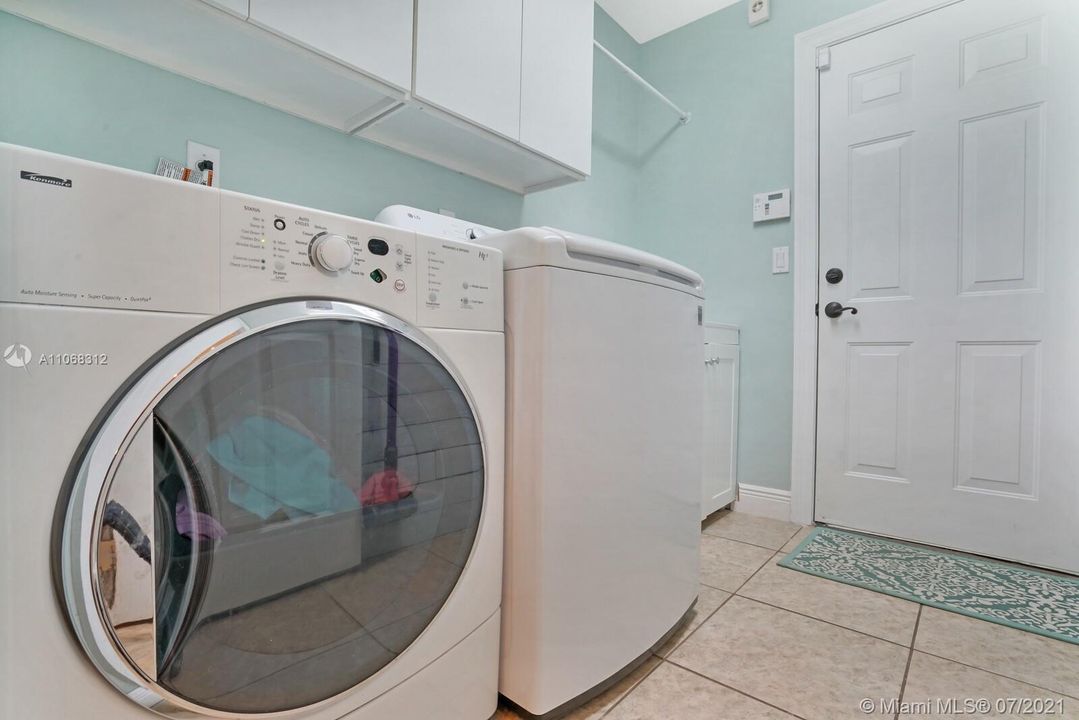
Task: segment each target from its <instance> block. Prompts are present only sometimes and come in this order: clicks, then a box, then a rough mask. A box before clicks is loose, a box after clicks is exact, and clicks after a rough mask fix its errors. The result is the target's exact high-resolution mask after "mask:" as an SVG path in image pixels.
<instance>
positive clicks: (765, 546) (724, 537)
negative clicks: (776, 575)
mask: <svg viewBox="0 0 1079 720" xmlns="http://www.w3.org/2000/svg"><path fill="white" fill-rule="evenodd" d="M802 527H812V526H810V525H803V526H802ZM802 527H800V528H798V529H797V530H795V531H794V532H793V533H791V536H790V537H789V538H787V539H786V540H784V541H783V544H782V545H780V546H779V547H777V548H772V547H768V546H767V545H758V544H757V543H751V542H747V541H745V540H738V539H736V538H732V537H727V536H726V535H716V534H713V533H710V532H708V531H707V530H701V535H707V536H708V537H714V538H719V539H720V540H729V541H730V542H736V543H740V544H742V545H749V546H750V547H755V548H760V549H761V550H769V551H771V552H774V553H777V552H783V548H784V547H786V545H787V543H789V542H790V541H791V540H792V539H794V536H795V535H797V534H798V533H800V532H802Z"/></svg>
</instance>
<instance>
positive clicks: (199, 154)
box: [187, 140, 221, 187]
mask: <svg viewBox="0 0 1079 720" xmlns="http://www.w3.org/2000/svg"><path fill="white" fill-rule="evenodd" d="M203 160H209V161H210V162H212V163H213V164H214V187H221V150H219V149H218V148H215V147H210V146H209V145H203V144H202V143H197V142H195V141H194V140H188V141H187V166H188V167H189V168H191V169H192V170H194V169H196V168H197V167H198V166H199V163H200V162H202V161H203Z"/></svg>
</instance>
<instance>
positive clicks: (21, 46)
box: [0, 13, 523, 227]
mask: <svg viewBox="0 0 1079 720" xmlns="http://www.w3.org/2000/svg"><path fill="white" fill-rule="evenodd" d="M188 139H192V140H197V141H199V142H203V143H206V144H208V145H212V146H214V147H218V148H220V149H221V168H222V180H223V183H222V187H225V188H228V189H230V190H238V191H241V192H245V193H250V194H253V195H261V196H265V197H269V198H274V199H276V200H282V201H286V202H293V203H298V204H301V205H308V206H312V207H317V208H321V209H324V210H331V211H334V212H340V213H345V214H348V215H358V216H360V217H369V218H370V217H374V216H375V214H377V213H378V211H379V210H381V209H382V208H383V207H385V206H386V205H391V204H394V203H405V204H408V205H414V206H416V207H422V208H430V209H434V210H437V209H439V208H451V209H453V210H454V211H456V213H457V214H458V215H459V216H460V217H466V218H470V219H473V220H476V221H478V222H482V223H486V224H490V225H494V226H496V227H513V226H516V225H518V224H519V221H520V216H521V207H522V202H523V199H522V198H521V196H520V195H517V194H515V193H512V192H509V191H507V190H502V189H499V188H496V187H494V186H492V185H489V184H487V183H484V182H481V181H479V180H474V179H472V178H469V177H466V176H464V175H461V174H459V173H456V172H453V171H452V170H447V169H445V168H442V167H439V166H437V165H433V164H431V163H428V162H426V161H423V160H418V159H416V158H412V157H409V156H407V155H403V154H401V153H398V152H395V151H393V150H389V149H387V148H384V147H381V146H379V145H376V144H374V143H371V142H368V141H365V140H361V139H359V138H353V137H349V136H347V135H343V134H341V133H339V132H336V131H334V130H330V129H329V128H324V127H321V126H319V125H315V124H313V123H310V122H307V121H305V120H300V119H299V118H296V117H293V116H292V115H288V114H286V113H283V112H279V111H277V110H272V109H270V108H267V107H265V106H263V105H259V104H258V103H254V102H251V101H249V100H245V99H243V98H240V97H237V96H235V95H232V94H229V93H226V92H223V91H221V90H217V89H215V88H211V87H209V86H207V85H203V84H201V83H198V82H195V81H193V80H189V79H187V78H184V77H180V76H179V75H174V74H172V73H169V72H165V71H164V70H159V69H157V68H154V67H151V66H149V65H145V64H143V63H141V62H137V61H135V60H131V59H130V58H127V57H124V56H122V55H118V54H116V53H114V52H110V51H108V50H105V49H102V48H100V47H97V46H96V45H92V44H90V43H86V42H83V41H80V40H76V39H74V38H72V37H69V36H67V35H63V34H61V33H58V32H54V31H52V30H49V29H47V28H44V27H42V26H40V25H37V24H34V23H30V22H27V21H25V20H22V19H19V18H17V17H15V16H13V15H8V14H5V13H0V141H4V142H11V143H16V144H19V145H27V146H30V147H36V148H40V149H42V150H49V151H51V152H58V153H63V154H65V155H73V156H76V157H81V158H86V159H88V160H95V161H98V162H105V163H109V164H111V165H119V166H121V167H126V168H131V169H135V170H145V171H148V172H152V171H153V169H154V166H155V165H156V164H157V158H158V157H159V156H161V155H164V156H167V157H171V158H173V159H176V160H180V161H183V160H185V159H186V157H187V140H188Z"/></svg>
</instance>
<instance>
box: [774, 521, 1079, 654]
mask: <svg viewBox="0 0 1079 720" xmlns="http://www.w3.org/2000/svg"><path fill="white" fill-rule="evenodd" d="M779 564H780V565H781V566H783V567H785V568H790V569H792V570H800V571H801V572H804V573H809V574H810V575H816V576H818V577H822V578H828V579H829V580H836V581H838V582H841V583H846V584H847V585H855V586H857V587H860V588H865V589H867V590H875V591H876V592H881V593H885V594H886V595H894V596H895V597H899V598H903V599H905V600H913V601H914V602H917V603H921V604H922V605H931V606H933V607H936V608H940V609H941V610H950V611H951V612H956V613H960V614H962V615H969V616H970V617H975V618H979V619H981V620H988V621H989V622H994V623H999V624H1000V625H1007V626H1008V627H1013V628H1018V629H1020V630H1026V631H1028V632H1032V633H1037V634H1039V635H1045V636H1047V637H1051V638H1056V639H1057V640H1064V641H1065V642H1070V643H1075V644H1077V645H1079V578H1071V577H1066V576H1061V575H1053V574H1050V573H1043V572H1038V571H1037V570H1029V569H1027V568H1023V567H1018V566H1015V565H1008V564H1006V563H1001V562H995V561H993V560H984V559H982V558H977V557H971V556H969V555H959V554H956V553H949V552H943V551H938V550H933V549H931V548H927V547H922V546H919V545H908V544H906V543H901V542H895V541H892V540H884V539H883V538H877V537H871V536H869V535H861V534H858V533H852V532H845V531H843V530H834V529H832V528H824V527H818V528H815V529H814V530H813V532H812V533H810V534H809V536H808V537H807V538H806V539H805V540H803V541H802V542H801V543H800V544H799V545H798V547H796V548H795V549H794V550H793V551H792V552H791V553H790V554H789V555H787V556H786V557H785V558H783V559H782V560H780V561H779Z"/></svg>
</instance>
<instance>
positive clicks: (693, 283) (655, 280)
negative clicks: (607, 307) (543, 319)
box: [483, 227, 704, 297]
mask: <svg viewBox="0 0 1079 720" xmlns="http://www.w3.org/2000/svg"><path fill="white" fill-rule="evenodd" d="M483 242H484V244H485V245H490V246H491V247H496V248H498V249H500V250H502V252H503V254H504V256H505V258H504V260H505V268H506V270H519V269H522V268H528V267H556V268H566V269H569V270H580V271H583V272H590V273H596V274H599V275H611V276H614V277H623V278H627V279H629V280H637V281H639V282H648V283H652V284H654V285H662V286H663V287H668V288H671V289H673V290H680V291H682V292H685V293H689V294H690V295H693V296H695V297H704V281H703V280H702V279H701V276H700V275H698V274H697V273H695V272H693V271H692V270H690V269H689V268H687V267H684V266H682V265H679V264H678V263H676V262H672V261H670V260H667V259H666V258H661V257H659V256H657V255H652V254H651V253H646V252H644V251H643V250H637V249H635V248H631V247H627V246H625V245H619V244H618V243H613V242H608V241H606V240H600V239H598V238H594V237H589V236H587V235H577V234H574V233H569V232H566V231H564V230H557V229H555V228H550V227H543V228H535V227H526V228H519V229H517V230H511V231H509V232H505V233H498V234H496V235H488V236H487V237H485V238H484V239H483Z"/></svg>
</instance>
